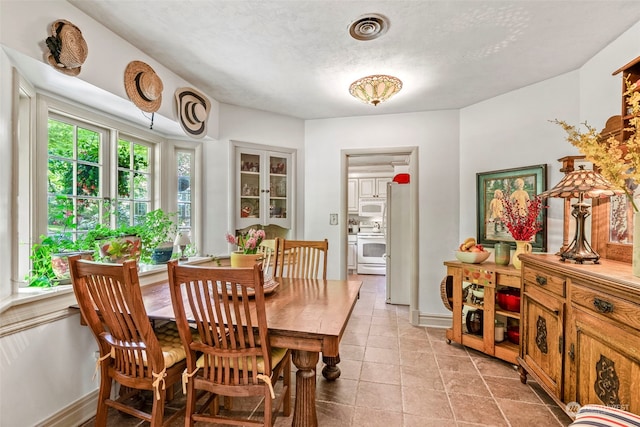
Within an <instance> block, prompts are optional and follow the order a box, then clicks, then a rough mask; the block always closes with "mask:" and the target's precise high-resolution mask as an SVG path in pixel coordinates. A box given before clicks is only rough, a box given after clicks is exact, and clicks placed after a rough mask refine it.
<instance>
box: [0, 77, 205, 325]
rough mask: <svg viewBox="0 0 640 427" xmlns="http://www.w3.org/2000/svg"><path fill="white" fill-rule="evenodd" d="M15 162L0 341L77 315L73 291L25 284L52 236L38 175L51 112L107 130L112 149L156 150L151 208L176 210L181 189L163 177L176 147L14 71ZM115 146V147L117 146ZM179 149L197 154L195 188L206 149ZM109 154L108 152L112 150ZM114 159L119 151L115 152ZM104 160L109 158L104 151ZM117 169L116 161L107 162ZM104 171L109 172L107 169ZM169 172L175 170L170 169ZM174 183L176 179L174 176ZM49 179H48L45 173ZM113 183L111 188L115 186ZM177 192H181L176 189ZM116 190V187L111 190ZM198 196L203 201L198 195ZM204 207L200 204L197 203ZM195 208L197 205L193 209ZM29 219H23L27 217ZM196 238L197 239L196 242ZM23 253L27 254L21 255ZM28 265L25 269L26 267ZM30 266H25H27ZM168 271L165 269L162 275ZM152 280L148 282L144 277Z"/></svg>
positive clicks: (45, 162) (153, 275)
mask: <svg viewBox="0 0 640 427" xmlns="http://www.w3.org/2000/svg"><path fill="white" fill-rule="evenodd" d="M12 80H13V81H12V93H11V96H12V99H11V108H12V123H11V126H12V142H11V146H12V159H11V173H12V175H13V177H15V178H18V179H15V178H14V179H13V180H12V181H13V182H12V185H11V207H10V209H11V212H12V215H11V216H12V218H11V220H9V224H10V225H9V226H10V228H11V230H10V233H9V234H8V235H9V236H10V242H9V243H8V244H7V247H8V248H10V250H11V251H12V253H13V254H14V255H13V256H12V257H11V260H10V272H9V273H8V274H6V276H5V277H6V280H4V281H3V282H4V283H1V284H0V287H2V291H1V293H0V313H1V314H2V316H3V317H4V318H5V319H6V320H3V325H2V327H1V328H0V336H4V335H6V334H9V333H15V332H18V331H20V330H22V329H26V328H29V327H33V326H35V325H38V324H42V323H46V322H50V321H54V320H57V319H59V318H63V317H66V316H68V315H71V314H74V313H75V311H74V310H71V311H70V310H69V309H68V307H69V306H70V305H72V304H73V302H74V296H73V291H72V289H71V286H68V285H67V286H64V285H62V286H57V287H54V288H29V287H28V286H26V285H27V284H26V281H25V279H24V277H25V274H26V273H27V272H28V269H29V265H30V260H29V259H28V255H29V254H30V252H31V246H32V244H33V243H35V242H38V241H39V236H40V235H42V234H46V232H47V228H48V227H47V214H46V209H38V207H39V206H46V205H47V180H46V178H45V179H40V176H41V175H42V174H39V173H38V171H42V170H47V169H48V155H47V145H48V125H47V123H48V118H49V114H50V112H51V113H52V114H53V115H60V116H64V117H68V118H70V119H73V120H77V121H79V122H81V123H87V124H90V125H92V126H97V127H99V128H107V129H108V138H109V139H110V143H111V144H113V143H114V141H117V138H118V136H121V137H123V138H124V139H128V140H135V141H136V142H139V141H141V142H143V143H146V144H149V145H150V146H151V147H152V150H151V157H152V159H150V165H149V167H150V168H152V169H153V172H152V175H151V176H152V177H153V179H152V182H151V183H150V189H149V191H150V197H151V207H152V209H156V208H163V209H169V210H170V209H171V208H172V207H173V209H175V208H176V206H177V196H171V192H172V191H173V194H174V195H175V194H176V193H175V191H176V188H173V189H172V188H171V183H172V182H173V181H177V171H176V172H174V173H163V171H165V170H169V171H170V170H175V168H171V166H170V164H169V163H167V162H165V164H163V162H162V161H161V160H162V159H163V158H166V157H167V156H166V155H164V157H163V153H165V152H166V151H167V150H168V149H169V147H172V146H174V143H173V142H172V141H170V140H168V139H167V138H166V137H164V136H162V135H159V134H157V133H153V132H149V131H147V130H144V129H141V128H139V127H138V126H137V125H132V124H130V123H127V122H126V121H123V120H120V119H117V118H114V117H112V116H109V115H108V114H107V113H104V112H102V111H100V110H97V109H93V108H91V107H87V106H84V105H82V106H80V104H76V103H74V102H73V101H70V100H62V99H59V98H55V97H53V96H51V95H49V94H47V93H44V92H41V91H40V90H36V89H35V88H34V87H33V86H32V85H31V84H30V83H29V82H28V80H26V79H25V78H24V77H23V76H21V75H20V73H19V72H18V71H17V70H16V69H15V68H14V69H13V79H12ZM112 146H114V145H112ZM176 146H182V147H184V148H187V149H190V150H193V152H194V154H195V162H194V166H195V171H196V183H197V185H198V188H199V187H201V185H200V167H199V165H200V161H201V160H200V158H201V156H202V152H201V144H193V143H190V144H188V143H186V142H184V143H178V144H177V145H176ZM107 150H108V149H107ZM111 153H113V154H112V155H113V156H115V155H116V153H115V150H111ZM104 154H105V157H107V156H108V154H110V153H107V152H105V153H104ZM104 160H105V161H106V162H110V164H112V162H113V158H111V159H106V158H105V159H104ZM105 167H110V166H106V165H105ZM167 167H170V168H171V169H165V168H167ZM174 175H175V176H176V178H175V179H172V177H173V176H174ZM44 176H45V177H46V174H44ZM112 181H113V183H109V185H111V186H112V187H114V186H115V179H113V180H112ZM174 187H176V186H175V185H174ZM111 191H113V188H112V190H111ZM194 197H200V195H198V194H194ZM197 204H200V201H199V200H198V201H197ZM194 207H195V206H194ZM23 214H24V215H23ZM18 218H22V219H21V220H19V219H18ZM199 218H200V215H199V212H198V209H194V212H193V218H192V224H193V228H194V236H197V233H196V232H195V230H196V229H199V224H198V221H199ZM194 239H197V237H194ZM21 252H22V254H21ZM25 263H26V264H25ZM25 265H26V267H25ZM162 271H164V270H162ZM145 276H147V277H145ZM149 280H151V281H157V280H158V272H154V271H149V272H141V282H142V283H143V284H145V283H151V282H149Z"/></svg>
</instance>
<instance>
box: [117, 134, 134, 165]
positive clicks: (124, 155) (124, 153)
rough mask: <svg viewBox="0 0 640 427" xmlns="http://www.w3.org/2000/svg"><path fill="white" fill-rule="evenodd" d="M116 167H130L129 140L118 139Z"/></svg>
mask: <svg viewBox="0 0 640 427" xmlns="http://www.w3.org/2000/svg"><path fill="white" fill-rule="evenodd" d="M118 167H119V168H127V169H129V168H130V167H131V144H130V143H129V141H123V140H119V141H118Z"/></svg>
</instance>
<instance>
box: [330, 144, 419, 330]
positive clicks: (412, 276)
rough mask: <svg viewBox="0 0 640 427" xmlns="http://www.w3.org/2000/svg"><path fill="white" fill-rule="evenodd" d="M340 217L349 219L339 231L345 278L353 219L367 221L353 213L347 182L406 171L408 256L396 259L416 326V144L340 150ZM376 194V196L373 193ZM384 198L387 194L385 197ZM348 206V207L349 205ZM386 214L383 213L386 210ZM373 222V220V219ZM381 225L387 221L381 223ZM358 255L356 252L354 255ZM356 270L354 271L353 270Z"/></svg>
mask: <svg viewBox="0 0 640 427" xmlns="http://www.w3.org/2000/svg"><path fill="white" fill-rule="evenodd" d="M341 156H342V160H341V165H342V191H343V195H344V197H343V202H342V209H341V210H342V216H343V218H349V219H350V220H352V221H345V226H344V227H343V228H342V230H341V244H342V247H343V254H345V255H344V258H345V259H344V260H343V262H342V265H343V266H344V272H343V275H344V277H345V278H346V277H348V275H349V272H350V270H349V267H350V265H349V262H350V261H351V259H350V257H353V256H354V254H353V251H352V249H353V238H354V237H355V236H354V234H355V233H354V229H356V230H357V226H355V225H354V223H353V220H354V219H357V220H358V221H360V220H364V221H360V222H362V223H363V224H366V223H367V221H366V220H367V219H368V218H366V217H365V218H362V217H360V216H359V212H358V213H355V214H354V210H353V209H354V208H353V207H352V206H353V203H354V201H353V200H350V199H349V196H350V194H349V189H350V185H351V188H353V187H352V186H353V178H352V179H350V177H354V176H362V177H370V176H378V175H379V176H388V177H390V179H389V181H390V180H391V178H392V177H393V176H395V175H397V173H398V172H403V173H408V174H409V176H410V180H411V184H412V185H411V187H410V190H409V191H410V193H411V197H410V199H409V202H408V203H409V209H408V211H409V220H408V227H409V230H410V232H409V238H408V241H407V242H406V244H407V246H408V248H409V253H410V254H411V256H409V257H406V258H404V259H401V260H398V261H390V262H401V263H402V268H403V269H406V272H407V276H408V282H409V285H408V286H409V293H410V297H409V310H410V321H411V323H412V324H415V325H417V324H418V321H419V307H418V304H419V290H418V259H419V257H418V255H419V254H418V214H417V213H418V194H419V192H418V147H389V148H376V149H352V150H348V149H347V150H342V154H341ZM374 197H375V196H374ZM381 199H384V200H386V194H385V197H384V198H381ZM350 206H351V207H350ZM385 214H386V212H385ZM373 222H375V221H373ZM383 227H386V224H384V223H383ZM355 256H356V257H357V254H356V255H355ZM354 273H355V271H354Z"/></svg>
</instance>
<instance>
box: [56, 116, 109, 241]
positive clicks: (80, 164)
mask: <svg viewBox="0 0 640 427" xmlns="http://www.w3.org/2000/svg"><path fill="white" fill-rule="evenodd" d="M105 135H106V131H105V130H104V129H99V128H96V127H91V126H89V125H88V124H85V123H82V124H81V123H79V122H77V121H72V120H70V119H68V118H64V117H61V116H58V115H55V114H52V115H50V117H49V121H48V138H47V199H48V200H47V201H48V203H47V234H48V235H56V234H61V233H62V234H64V233H69V234H70V235H71V236H72V237H73V240H76V238H77V234H78V233H82V232H86V231H87V230H90V229H93V228H94V227H95V226H96V224H98V223H104V222H103V219H102V216H101V212H102V207H103V206H102V203H103V200H102V197H103V194H104V193H105V188H104V184H103V182H104V181H103V177H105V170H104V164H103V160H102V159H103V152H104V151H105V148H104V147H105V145H106V144H105V140H106V138H105ZM75 224H77V227H75Z"/></svg>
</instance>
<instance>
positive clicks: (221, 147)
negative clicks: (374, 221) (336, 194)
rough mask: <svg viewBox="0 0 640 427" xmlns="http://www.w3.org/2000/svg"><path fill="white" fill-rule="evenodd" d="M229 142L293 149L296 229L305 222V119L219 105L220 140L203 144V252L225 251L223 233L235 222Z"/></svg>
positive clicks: (217, 252)
mask: <svg viewBox="0 0 640 427" xmlns="http://www.w3.org/2000/svg"><path fill="white" fill-rule="evenodd" d="M231 141H241V142H249V143H254V144H260V145H265V146H267V145H268V146H277V147H286V148H294V149H296V150H297V165H296V172H297V173H296V177H295V180H296V186H297V191H296V201H297V209H296V211H297V212H296V219H297V227H296V228H297V229H299V230H301V229H302V226H303V224H304V220H303V217H304V212H303V211H302V207H303V200H304V196H303V195H304V192H303V190H304V122H303V121H302V120H300V119H296V118H292V117H286V116H282V115H278V114H273V113H268V112H264V111H259V110H251V109H247V108H242V107H236V106H233V105H228V104H220V139H219V140H218V141H215V142H212V143H205V144H204V150H203V153H204V159H203V168H204V175H205V183H206V187H205V189H204V212H203V213H204V216H203V218H204V224H203V230H204V234H203V248H202V249H203V253H206V254H212V255H221V254H227V253H228V252H229V246H228V244H227V243H226V240H225V238H224V236H225V233H227V232H231V231H232V225H233V223H234V221H233V218H232V217H231V212H232V210H233V199H232V197H233V192H232V190H231V189H230V187H229V185H230V184H229V183H230V179H231V174H232V173H233V169H232V164H233V153H232V150H231Z"/></svg>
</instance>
